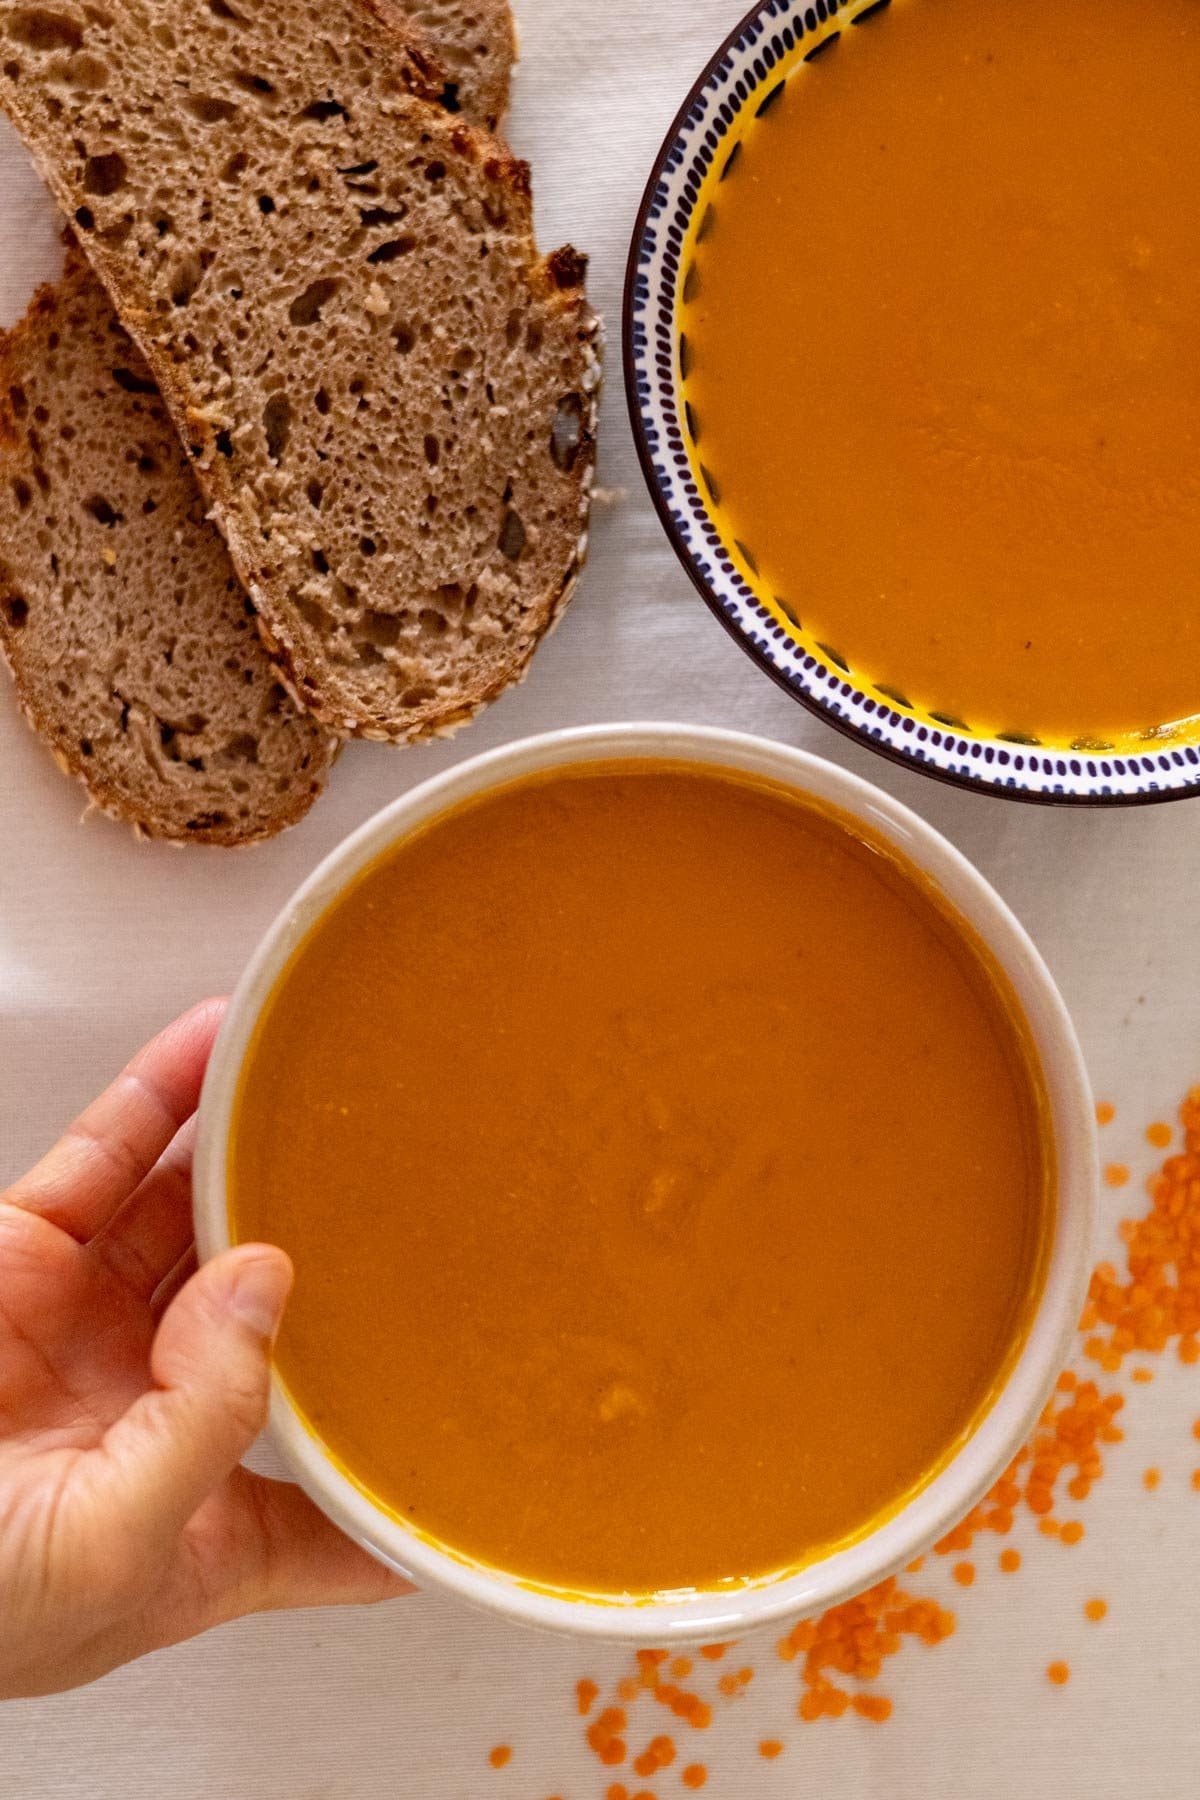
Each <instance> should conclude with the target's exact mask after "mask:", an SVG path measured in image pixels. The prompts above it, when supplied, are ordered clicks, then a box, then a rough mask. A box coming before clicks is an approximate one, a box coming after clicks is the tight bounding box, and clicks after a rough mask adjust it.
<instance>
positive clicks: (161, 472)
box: [0, 252, 337, 844]
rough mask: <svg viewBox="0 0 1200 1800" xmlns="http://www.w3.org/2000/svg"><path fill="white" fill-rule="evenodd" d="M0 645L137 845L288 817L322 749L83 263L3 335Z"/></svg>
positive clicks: (233, 831) (27, 706) (319, 733)
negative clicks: (133, 830)
mask: <svg viewBox="0 0 1200 1800" xmlns="http://www.w3.org/2000/svg"><path fill="white" fill-rule="evenodd" d="M0 648H2V649H3V651H4V654H5V656H6V658H7V660H8V662H9V665H10V667H11V669H12V673H13V676H14V678H15V680H16V686H17V695H18V698H19V700H20V703H21V706H22V709H23V710H24V712H25V714H26V716H27V718H28V719H29V721H30V723H31V724H32V725H33V726H34V727H35V729H36V730H37V731H39V732H40V733H41V735H42V736H43V737H45V738H46V739H47V740H48V742H49V743H50V745H51V747H52V749H53V750H54V753H55V756H56V757H57V760H58V762H59V764H60V766H61V767H62V768H64V769H65V770H66V771H68V772H69V773H70V774H73V775H77V776H79V777H80V778H81V779H82V781H83V782H84V784H85V785H86V787H87V790H88V792H89V794H90V795H91V797H92V799H93V801H94V802H95V803H96V805H97V806H100V807H102V808H103V809H104V810H105V811H106V812H109V813H112V814H113V815H114V816H115V817H117V818H119V819H124V820H125V821H126V822H128V823H129V824H132V825H134V826H135V827H137V828H138V829H139V830H140V831H142V832H143V833H145V834H146V835H147V836H150V837H162V838H171V839H174V840H176V841H179V842H184V841H189V840H190V841H199V842H202V843H210V844H242V843H248V842H251V841H253V840H254V839H256V838H263V837H270V836H271V835H272V834H273V833H274V832H277V831H279V830H281V829H282V828H283V827H284V826H285V825H290V824H292V823H293V822H294V821H295V820H297V819H299V818H300V817H302V815H303V814H304V813H305V812H307V810H308V808H309V807H310V806H311V805H312V802H313V800H314V799H315V798H316V796H317V795H318V794H319V793H320V791H321V789H322V787H323V786H324V785H325V778H326V775H327V773H328V770H329V767H330V763H331V762H332V760H333V756H334V754H335V752H336V747H337V743H336V740H335V739H333V738H331V737H330V736H329V734H328V733H326V732H325V731H323V730H322V728H321V727H320V726H319V725H318V724H317V723H316V721H315V720H313V719H311V718H308V717H307V716H306V715H305V714H303V713H302V712H300V711H299V709H298V708H297V707H296V706H295V705H294V703H293V702H292V700H291V699H290V697H289V696H288V695H287V694H286V693H285V691H284V689H283V687H282V686H281V685H280V682H279V680H278V677H277V674H276V671H275V669H274V667H273V666H272V663H271V660H270V658H269V656H268V655H267V652H266V649H265V647H264V646H263V644H262V642H261V640H260V638H259V635H258V633H257V631H256V630H255V626H254V619H253V615H252V614H251V612H250V609H249V607H248V606H247V604H246V601H245V595H244V593H243V591H242V588H241V585H240V583H239V582H238V580H237V577H236V575H235V574H234V570H233V564H232V563H231V562H230V560H229V553H228V551H227V550H226V548H225V543H224V540H223V539H222V537H221V535H220V533H219V532H218V531H217V530H216V528H215V527H214V526H212V525H210V524H209V523H208V521H207V520H206V519H205V517H204V502H203V499H202V497H201V495H200V491H199V489H198V488H197V486H196V483H195V481H194V480H193V479H192V475H191V471H190V470H189V468H188V466H187V459H186V458H185V457H184V455H183V453H182V451H181V449H180V445H179V439H178V436H177V434H176V432H175V429H174V427H173V426H172V424H171V421H170V419H169V418H168V416H167V413H166V410H165V408H164V407H163V405H162V402H161V401H160V400H159V397H158V394H157V391H156V389H155V387H154V383H153V381H152V380H151V379H150V372H149V370H148V369H147V367H146V365H145V363H144V362H143V360H142V358H141V356H140V355H139V354H138V352H137V350H136V349H135V347H134V345H133V344H132V343H131V342H130V340H129V338H128V337H127V336H126V334H125V332H124V331H123V330H122V328H121V326H120V325H119V324H118V322H117V318H116V315H115V313H114V312H113V308H112V302H111V301H110V300H109V298H108V295H107V294H106V293H105V291H104V289H103V287H102V286H101V285H100V283H99V281H98V280H97V279H96V277H95V275H94V274H93V273H92V271H91V269H90V268H89V267H88V265H87V263H86V262H85V261H84V259H83V257H82V256H80V255H79V254H78V253H77V252H76V253H75V255H74V257H73V258H71V259H69V262H68V269H67V273H66V274H65V276H64V277H63V279H62V281H61V282H60V283H59V284H58V285H57V287H55V288H43V289H42V290H41V292H40V293H39V294H38V295H37V296H36V297H35V299H34V300H33V302H32V304H31V306H30V308H29V311H28V312H27V314H26V315H25V318H24V319H23V320H22V321H21V323H20V324H19V325H18V326H17V327H16V328H15V330H13V331H12V332H9V333H5V334H3V335H0Z"/></svg>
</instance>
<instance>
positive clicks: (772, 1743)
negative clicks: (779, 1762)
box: [758, 1738, 783, 1762]
mask: <svg viewBox="0 0 1200 1800" xmlns="http://www.w3.org/2000/svg"><path fill="white" fill-rule="evenodd" d="M758 1754H759V1755H760V1756H765V1757H766V1759H767V1761H768V1762H774V1760H775V1758H776V1757H777V1756H782V1754H783V1745H782V1744H781V1743H780V1741H779V1739H778V1738H764V1739H763V1741H762V1743H761V1744H760V1745H759V1746H758Z"/></svg>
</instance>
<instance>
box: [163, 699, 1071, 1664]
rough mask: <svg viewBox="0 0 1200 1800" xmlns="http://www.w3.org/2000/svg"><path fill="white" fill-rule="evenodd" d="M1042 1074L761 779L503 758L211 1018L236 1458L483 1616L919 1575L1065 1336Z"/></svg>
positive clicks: (313, 910) (979, 1001) (823, 782)
mask: <svg viewBox="0 0 1200 1800" xmlns="http://www.w3.org/2000/svg"><path fill="white" fill-rule="evenodd" d="M1094 1189H1095V1152H1094V1130H1093V1120H1092V1111H1091V1105H1090V1100H1089V1095H1088V1086H1087V1079H1086V1075H1085V1073H1084V1070H1083V1066H1082V1062H1081V1059H1080V1055H1079V1050H1078V1046H1077V1044H1076V1041H1075V1037H1074V1034H1073V1031H1072V1027H1071V1025H1070V1021H1069V1019H1068V1017H1067V1014H1066V1012H1065V1009H1064V1007H1063V1004H1062V1001H1061V999H1060V997H1059V995H1058V993H1057V990H1056V989H1055V987H1054V984H1053V981H1052V979H1051V977H1050V975H1049V973H1048V972H1047V970H1046V968H1045V966H1044V964H1043V963H1042V961H1041V959H1040V958H1039V956H1038V954H1037V952H1036V950H1035V949H1034V947H1033V945H1032V944H1031V942H1030V941H1029V939H1028V938H1027V937H1026V935H1025V934H1024V932H1023V931H1022V929H1021V927H1020V926H1019V924H1018V923H1017V921H1016V920H1015V919H1014V918H1013V916H1012V914H1011V913H1010V912H1009V911H1008V910H1007V908H1006V907H1005V906H1004V904H1003V903H1002V902H1001V901H1000V899H999V898H998V897H997V896H996V894H995V893H994V892H993V890H992V889H991V888H990V887H989V886H988V885H987V883H986V882H984V880H983V879H982V877H981V876H980V875H979V874H978V873H976V871H975V870H974V869H972V868H971V866H970V865H969V864H968V863H967V862H966V861H965V860H964V859H963V858H962V857H961V856H960V855H959V853H958V852H957V851H955V850H954V849H953V848H952V847H951V846H950V845H949V844H948V843H947V842H946V841H945V840H944V839H942V838H941V837H940V836H939V835H938V834H937V833H935V832H934V831H933V830H932V829H931V828H930V827H929V826H927V825H925V824H924V823H923V822H922V821H921V820H920V819H918V818H917V817H916V815H914V814H913V813H911V812H910V811H909V810H908V809H907V808H906V807H904V806H902V805H900V804H899V803H898V802H896V801H894V800H891V799H890V798H888V797H887V796H885V795H883V794H880V793H878V792H876V791H875V790H874V789H873V788H871V787H870V786H869V785H868V784H867V783H865V782H863V781H861V780H859V779H858V778H856V777H854V776H852V775H849V774H847V773H845V772H843V771H841V770H839V769H837V768H834V767H832V766H831V765H829V764H827V763H825V762H823V761H821V760H819V759H817V758H814V757H811V756H809V755H807V754H805V753H803V752H801V751H797V750H793V749H790V748H786V747H784V746H781V745H778V744H772V743H768V742H766V741H765V740H760V739H755V738H751V737H745V736H741V735H739V734H734V733H728V732H721V731H714V730H705V729H701V728H697V727H690V726H673V725H615V726H605V727H595V728H590V729H586V730H578V731H564V732H556V733H551V734H549V735H547V736H545V737H540V738H535V739H531V740H528V741H526V742H524V743H519V744H514V745H511V746H508V747H506V748H503V749H500V750H496V751H492V752H489V753H488V754H486V755H483V756H480V757H476V758H474V759H472V760H471V761H469V762H467V763H465V764H463V765H461V766H459V767H458V768H455V769H453V770H451V771H450V772H448V773H447V774H445V775H442V776H439V777H437V778H435V779H434V780H432V781H430V782H427V783H425V784H424V785H423V786H421V787H419V788H418V789H416V790H415V791H414V792H412V793H410V794H408V795H405V796H404V797H403V798H401V799H400V800H398V801H396V802H395V803H394V804H393V805H391V806H389V807H387V808H385V809H384V811H383V812H381V813H380V814H379V815H377V817H376V818H374V819H372V820H371V821H369V822H368V823H367V824H366V825H364V826H363V827H362V828H361V829H360V830H359V831H357V832H356V833H354V834H353V835H352V836H351V837H350V838H348V839H347V840H346V842H345V843H344V844H343V845H342V846H341V847H340V848H339V849H337V850H335V851H334V852H333V854H332V855H331V856H330V857H329V858H327V860H326V861H325V862H324V863H323V864H322V865H321V866H320V867H319V868H318V869H317V870H316V872H315V873H314V874H313V875H312V876H311V877H310V878H309V880H308V881H307V882H306V883H305V884H304V885H303V886H302V887H301V888H300V890H299V891H298V892H297V894H296V895H295V896H294V897H293V899H292V901H291V902H289V904H288V905H287V907H285V909H284V911H283V912H282V913H281V914H280V916H279V918H278V919H277V921H276V922H275V924H274V925H273V926H272V928H271V929H270V931H269V932H268V933H267V935H266V937H265V938H264V939H263V942H262V944H261V945H260V947H259V949H258V951H257V953H256V954H255V956H254V957H253V959H252V961H251V963H250V965H249V967H248V968H247V970H246V973H245V975H244V976H243V978H242V981H241V983H240V984H239V986H238V989H237V992H236V994H235V996H234V999H233V1002H232V1004H231V1007H230V1010H229V1014H228V1017H227V1020H226V1023H225V1025H224V1027H223V1030H222V1033H221V1036H220V1038H219V1040H218V1043H217V1047H216V1050H215V1052H214V1055H213V1059H212V1062H211V1065H210V1069H209V1073H208V1077H207V1080H206V1084H205V1089H204V1094H203V1098H202V1102H201V1108H200V1126H199V1141H198V1147H197V1158H196V1173H195V1198H196V1235H197V1243H198V1245H199V1248H200V1251H201V1254H202V1255H203V1256H210V1255H212V1254H214V1253H216V1252H217V1251H219V1250H220V1249H222V1248H224V1247H225V1246H227V1245H229V1244H230V1243H233V1242H239V1241H246V1240H248V1239H250V1238H259V1239H269V1240H271V1241H274V1242H277V1243H281V1244H282V1245H283V1246H284V1248H285V1249H287V1250H288V1252H289V1254H290V1255H291V1257H292V1260H293V1263H294V1265H295V1268H296V1286H295V1290H294V1294H293V1297H292V1300H291V1302H290V1304H289V1309H288V1313H287V1316H286V1319H285V1322H284V1326H283V1329H282V1331H281V1333H280V1337H279V1340H278V1343H277V1345H276V1360H275V1372H274V1378H273V1387H272V1397H271V1421H270V1429H271V1434H272V1437H273V1439H274V1441H275V1443H276V1445H277V1447H278V1448H279V1450H280V1451H281V1453H282V1455H283V1457H284V1459H285V1460H286V1462H287V1463H288V1465H289V1466H290V1468H291V1470H292V1472H293V1473H294V1475H295V1477H296V1478H297V1479H298V1480H299V1482H300V1483H301V1484H302V1485H303V1486H304V1487H305V1488H306V1490H307V1491H308V1492H309V1493H310V1495H312V1497H313V1498H314V1499H315V1500H316V1502H317V1503H318V1504H319V1505H320V1506H321V1507H322V1508H323V1509H324V1510H325V1511H326V1512H327V1513H328V1514H329V1516H330V1517H331V1518H333V1519H334V1520H335V1521H336V1522H337V1523H338V1524H339V1525H340V1526H341V1527H342V1528H343V1529H344V1530H346V1531H347V1532H348V1533H349V1534H350V1535H351V1536H352V1537H354V1538H355V1539H357V1541H358V1542H359V1543H361V1544H362V1545H364V1546H365V1547H366V1548H367V1549H368V1550H370V1551H371V1552H372V1553H373V1554H375V1555H376V1556H378V1557H380V1558H381V1559H382V1560H384V1561H385V1562H387V1563H389V1564H391V1565H392V1566H394V1567H397V1568H400V1569H402V1570H404V1571H405V1572H407V1573H409V1574H410V1575H411V1576H412V1577H413V1578H414V1579H416V1580H417V1581H419V1582H422V1583H428V1584H432V1585H436V1586H440V1587H443V1588H446V1589H449V1590H450V1591H452V1592H454V1593H456V1594H458V1595H460V1596H461V1597H462V1598H464V1599H466V1600H469V1601H473V1602H476V1603H478V1604H481V1605H484V1606H486V1607H489V1608H491V1609H493V1610H495V1611H497V1612H500V1613H503V1614H505V1615H506V1616H508V1617H510V1618H513V1619H515V1620H518V1621H522V1622H525V1623H528V1624H532V1625H538V1626H546V1627H551V1628H557V1629H562V1630H566V1631H570V1632H575V1633H579V1634H591V1635H596V1636H600V1637H609V1638H614V1639H627V1640H639V1641H650V1642H653V1641H664V1640H665V1641H701V1640H703V1639H706V1638H724V1637H728V1636H730V1635H732V1634H735V1633H740V1632H742V1631H745V1630H749V1629H752V1628H753V1627H754V1626H756V1625H759V1624H763V1623H765V1622H767V1621H768V1620H772V1619H779V1618H789V1617H796V1616H799V1615H801V1614H803V1613H806V1612H809V1611H813V1610H820V1609H823V1608H824V1607H826V1606H828V1605H830V1604H833V1603H836V1602H837V1601H838V1600H840V1599H842V1598H845V1597H847V1596H848V1595H850V1594H852V1593H854V1592H857V1591H859V1590H860V1589H862V1588H864V1587H866V1586H868V1585H870V1584H872V1583H874V1582H875V1581H877V1580H878V1579H880V1578H881V1577H882V1576H883V1575H884V1574H886V1573H887V1572H889V1571H890V1570H892V1569H894V1568H896V1567H898V1566H900V1565H901V1564H903V1563H904V1562H906V1561H907V1560H909V1559H910V1558H911V1557H913V1556H915V1555H917V1554H919V1553H920V1551H921V1550H923V1549H924V1548H925V1547H927V1545H928V1544H929V1543H930V1542H932V1541H933V1540H934V1539H936V1538H937V1537H939V1536H941V1535H942V1534H943V1533H944V1532H945V1531H946V1529H948V1528H949V1526H950V1525H951V1524H952V1523H953V1522H954V1521H955V1520H956V1519H957V1518H958V1517H959V1516H961V1515H962V1514H963V1513H964V1512H966V1511H967V1510H968V1509H969V1507H970V1506H971V1505H973V1504H974V1502H975V1501H976V1500H977V1499H978V1497H979V1496H980V1494H981V1493H982V1492H983V1491H984V1490H985V1489H986V1488H987V1487H988V1486H989V1485H990V1484H991V1482H992V1481H993V1480H994V1478H995V1477H996V1475H997V1473H998V1472H999V1471H1000V1470H1001V1469H1002V1468H1003V1467H1004V1466H1005V1464H1006V1463H1007V1462H1008V1461H1009V1460H1010V1459H1011V1457H1012V1455H1013V1454H1014V1453H1015V1451H1016V1450H1017V1448H1018V1447H1019V1446H1020V1444H1021V1443H1022V1442H1023V1440H1024V1438H1025V1436H1026V1434H1027V1432H1028V1430H1029V1428H1030V1426H1031V1425H1032V1423H1033V1420H1034V1418H1035V1417H1036V1414H1037V1412H1038V1410H1039V1409H1040V1407H1041V1405H1042V1403H1043V1400H1044V1397H1045V1395H1046V1393H1047V1391H1048V1390H1049V1387H1050V1385H1051V1383H1052V1381H1053V1379H1054V1376H1055V1374H1056V1372H1057V1369H1058V1367H1059V1365H1060V1363H1061V1361H1062V1359H1063V1356H1064V1354H1065V1350H1066V1346H1067V1344H1068V1342H1069V1339H1070V1334H1071V1332H1072V1329H1073V1327H1074V1323H1075V1320H1076V1318H1077V1316H1078V1312H1079V1308H1080V1305H1081V1303H1082V1297H1083V1290H1084V1283H1085V1277H1086V1271H1087V1266H1088V1252H1089V1241H1090V1235H1091V1211H1092V1206H1093V1200H1094Z"/></svg>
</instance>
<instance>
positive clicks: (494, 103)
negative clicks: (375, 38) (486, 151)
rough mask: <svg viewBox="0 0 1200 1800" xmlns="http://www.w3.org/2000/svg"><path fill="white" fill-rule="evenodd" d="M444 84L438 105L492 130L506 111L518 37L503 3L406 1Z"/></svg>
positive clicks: (486, 0)
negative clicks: (439, 67) (444, 77)
mask: <svg viewBox="0 0 1200 1800" xmlns="http://www.w3.org/2000/svg"><path fill="white" fill-rule="evenodd" d="M404 10H405V11H406V12H407V13H409V14H411V16H412V17H413V18H414V19H415V20H416V21H417V23H418V25H419V26H422V27H423V28H424V30H425V33H426V35H427V37H428V39H429V43H430V46H431V48H432V50H433V53H434V55H435V56H436V58H437V60H438V62H439V63H440V64H441V67H442V69H443V70H444V71H445V74H446V77H447V80H446V84H445V86H444V87H443V89H442V96H441V97H442V104H443V105H444V106H445V107H446V109H447V111H449V112H463V113H465V114H466V115H467V117H468V118H469V119H472V120H474V121H475V123H476V124H479V125H483V126H485V127H486V128H487V130H489V131H497V130H498V129H499V127H500V125H501V123H502V121H503V119H504V115H505V113H506V112H507V111H508V91H509V86H510V84H511V81H512V72H513V64H514V63H515V62H516V60H517V39H516V32H515V30H514V27H513V16H512V8H511V7H510V6H509V4H508V0H407V4H406V5H405V8H404Z"/></svg>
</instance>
